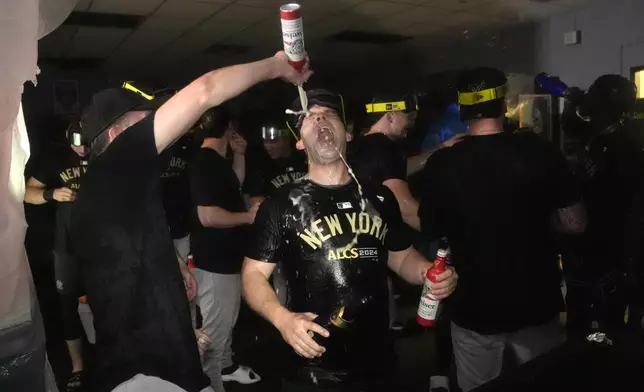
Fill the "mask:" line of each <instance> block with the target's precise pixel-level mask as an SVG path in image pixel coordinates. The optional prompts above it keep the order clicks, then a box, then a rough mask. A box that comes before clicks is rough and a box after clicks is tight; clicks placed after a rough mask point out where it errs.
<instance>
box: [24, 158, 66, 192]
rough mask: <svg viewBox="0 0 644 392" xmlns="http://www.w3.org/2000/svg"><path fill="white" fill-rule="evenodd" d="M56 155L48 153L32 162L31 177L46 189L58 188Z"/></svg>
mask: <svg viewBox="0 0 644 392" xmlns="http://www.w3.org/2000/svg"><path fill="white" fill-rule="evenodd" d="M56 160H57V157H56V154H53V153H52V152H48V153H45V154H42V156H40V157H38V158H36V159H35V160H34V165H33V171H32V172H31V177H33V178H35V179H36V180H38V181H40V182H42V183H43V184H45V186H47V187H48V188H58V187H60V180H59V179H58V178H56V169H55V168H56V167H57V166H58V162H56Z"/></svg>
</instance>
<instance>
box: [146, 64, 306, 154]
mask: <svg viewBox="0 0 644 392" xmlns="http://www.w3.org/2000/svg"><path fill="white" fill-rule="evenodd" d="M310 75H311V71H309V69H308V65H306V66H305V67H304V68H303V69H302V71H301V72H300V71H297V70H295V69H294V68H293V67H292V66H291V65H290V64H289V63H288V57H287V56H286V54H285V53H284V52H278V53H277V54H276V55H275V56H273V57H271V58H267V59H264V60H261V61H256V62H254V63H248V64H238V65H233V66H230V67H225V68H221V69H217V70H214V71H211V72H208V73H207V74H205V75H203V76H201V77H200V78H198V79H196V80H195V81H193V82H192V83H190V84H189V85H188V86H186V87H185V88H183V89H182V90H181V91H179V92H178V93H177V94H176V95H175V96H173V97H172V98H171V99H170V100H169V101H168V102H166V103H165V104H163V106H161V107H160V108H159V109H158V110H157V113H156V115H155V118H154V136H155V139H156V146H157V151H159V152H161V151H163V150H164V149H165V148H166V147H168V146H169V145H171V144H172V143H174V141H175V140H177V139H178V138H180V137H181V136H183V135H184V134H185V133H186V132H187V131H188V130H189V129H190V127H192V126H193V125H194V124H195V123H196V122H197V120H199V118H200V117H201V115H202V114H203V113H204V112H205V111H206V110H208V109H210V108H211V107H213V106H217V105H220V104H222V103H224V102H226V101H227V100H229V99H231V98H234V97H236V96H237V95H239V94H241V93H243V92H244V91H246V90H248V89H249V88H250V87H252V86H254V85H256V84H258V83H261V82H263V81H267V80H271V79H277V78H283V79H285V80H287V81H289V82H291V83H294V84H302V83H304V82H305V81H306V80H307V79H308V77H309V76H310Z"/></svg>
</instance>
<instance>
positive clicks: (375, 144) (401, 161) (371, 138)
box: [348, 133, 407, 187]
mask: <svg viewBox="0 0 644 392" xmlns="http://www.w3.org/2000/svg"><path fill="white" fill-rule="evenodd" d="M348 146H349V154H348V156H349V163H350V164H351V167H352V168H353V171H354V172H355V174H356V176H357V177H358V180H360V183H361V184H362V185H363V186H367V187H378V186H380V185H381V184H382V183H383V182H385V181H387V180H394V179H399V180H403V181H406V180H407V158H406V157H405V154H404V151H403V149H402V146H401V144H400V143H397V142H396V141H394V140H392V139H390V138H389V137H388V136H387V135H385V134H382V133H374V134H371V135H366V136H362V137H359V138H357V139H356V140H355V141H353V142H352V143H351V144H349V145H348Z"/></svg>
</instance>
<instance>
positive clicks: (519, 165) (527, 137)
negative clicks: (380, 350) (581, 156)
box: [418, 68, 584, 392]
mask: <svg viewBox="0 0 644 392" xmlns="http://www.w3.org/2000/svg"><path fill="white" fill-rule="evenodd" d="M458 91H459V105H460V113H461V119H462V120H463V121H466V122H467V124H468V128H469V130H468V136H467V137H466V138H465V139H464V140H463V141H462V142H461V143H457V144H456V145H454V146H453V147H452V148H449V149H444V150H441V151H438V152H436V153H435V154H434V155H432V156H431V158H430V159H429V160H428V162H427V165H426V169H425V172H424V173H423V176H424V177H423V182H424V189H423V192H422V195H421V198H420V199H421V201H420V207H419V212H418V215H419V218H420V222H421V228H422V230H423V232H424V233H426V234H428V235H429V237H430V238H431V237H433V238H441V237H447V239H448V241H449V244H450V247H451V249H452V263H453V264H454V266H455V268H456V269H457V270H458V271H459V275H460V279H459V287H458V289H457V290H456V292H455V293H454V295H453V297H452V298H450V300H449V301H447V302H446V303H445V305H446V308H447V311H448V313H449V314H450V316H451V318H452V324H451V328H452V330H451V334H452V342H453V345H454V357H455V361H456V369H457V375H458V383H459V386H460V387H461V389H462V390H463V391H464V392H467V391H470V390H472V389H474V388H476V387H478V386H480V385H482V384H484V383H486V382H488V381H490V380H492V379H494V378H495V377H497V376H498V375H499V374H500V373H501V369H502V366H503V356H504V355H503V353H504V350H505V348H506V347H508V348H510V349H512V350H513V351H514V354H515V358H516V359H517V362H519V364H522V363H525V362H527V361H529V360H531V359H533V358H535V357H537V356H539V355H541V354H543V353H545V352H547V351H549V350H550V349H552V348H553V347H555V346H556V345H558V344H559V343H561V342H562V340H563V333H562V332H563V331H562V329H561V326H560V325H559V323H558V317H557V316H558V312H559V309H560V305H561V292H560V291H559V276H558V270H557V255H556V249H555V245H554V242H555V230H557V231H559V232H564V233H580V232H582V231H583V229H584V224H583V219H582V217H583V214H582V213H581V212H582V209H581V207H580V205H579V203H578V193H577V191H576V187H575V182H574V178H573V176H572V172H571V170H569V168H568V163H567V161H566V159H565V158H564V156H563V154H562V153H561V152H559V151H557V149H556V148H555V147H554V146H553V145H551V144H550V143H549V142H547V141H546V140H544V139H541V138H540V137H539V136H538V135H536V134H533V133H529V132H520V133H505V132H504V131H503V120H504V116H503V115H504V113H505V111H506V105H505V100H504V98H505V95H506V93H507V78H506V77H505V75H504V74H503V72H501V71H499V70H496V69H492V68H477V69H474V70H471V71H468V72H466V73H464V74H463V75H462V76H461V79H460V81H459V86H458ZM557 217H558V218H559V219H558V220H557V219H554V218H557Z"/></svg>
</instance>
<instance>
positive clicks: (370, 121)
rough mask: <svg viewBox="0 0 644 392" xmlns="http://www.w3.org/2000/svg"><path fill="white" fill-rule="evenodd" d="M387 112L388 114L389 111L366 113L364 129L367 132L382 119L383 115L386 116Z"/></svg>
mask: <svg viewBox="0 0 644 392" xmlns="http://www.w3.org/2000/svg"><path fill="white" fill-rule="evenodd" d="M386 114H387V112H384V113H367V114H365V115H364V117H363V118H362V119H363V123H362V129H363V131H364V132H365V133H366V132H368V131H369V129H371V127H373V126H374V125H376V123H377V122H378V121H380V119H382V117H383V116H385V115H386Z"/></svg>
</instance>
